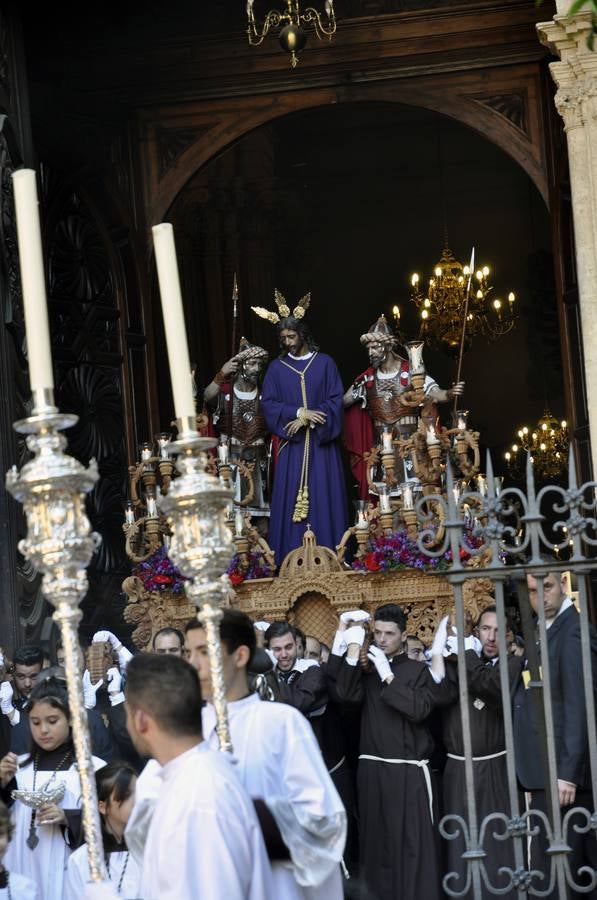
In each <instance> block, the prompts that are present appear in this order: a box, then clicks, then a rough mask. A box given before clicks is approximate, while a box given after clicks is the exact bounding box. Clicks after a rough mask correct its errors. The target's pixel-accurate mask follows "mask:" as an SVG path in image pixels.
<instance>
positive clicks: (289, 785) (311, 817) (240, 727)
mask: <svg viewBox="0 0 597 900" xmlns="http://www.w3.org/2000/svg"><path fill="white" fill-rule="evenodd" d="M228 717H229V724H230V736H231V738H232V745H233V748H234V758H235V760H236V761H237V767H238V774H239V777H240V779H241V781H242V783H243V785H244V786H245V788H246V789H247V791H248V793H249V794H250V796H251V797H255V798H260V799H262V800H264V801H266V803H267V805H268V807H269V809H270V811H271V813H272V815H273V816H274V818H275V820H276V823H277V825H278V827H279V829H280V832H281V834H282V838H283V839H284V842H285V844H286V846H287V847H288V849H289V852H290V856H291V860H292V862H287V863H284V862H281V863H274V865H273V867H272V868H273V876H274V886H275V897H276V900H306V898H308V900H341V898H342V897H343V890H342V875H341V872H340V865H339V863H340V860H341V859H342V853H343V851H344V843H345V840H346V813H345V811H344V807H343V805H342V801H341V800H340V797H339V795H338V792H337V791H336V788H335V787H334V784H333V782H332V780H331V778H330V776H329V774H328V771H327V769H326V767H325V763H324V761H323V758H322V756H321V752H320V750H319V745H318V744H317V741H316V739H315V735H314V734H313V730H312V728H311V726H310V725H309V723H308V722H307V720H306V719H305V718H304V716H302V715H301V713H299V712H298V710H296V709H294V708H293V707H291V706H288V705H286V704H284V703H269V702H267V701H262V700H260V699H259V697H258V696H257V694H251V695H250V696H248V697H245V698H243V699H242V700H237V701H235V702H233V703H229V704H228ZM202 720H203V734H204V737H205V742H206V743H208V744H209V745H210V746H211V747H217V745H218V738H217V734H216V731H215V721H216V717H215V710H214V708H213V706H212V705H211V704H207V705H206V706H205V707H204V709H203V713H202Z"/></svg>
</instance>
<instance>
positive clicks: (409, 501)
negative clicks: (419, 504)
mask: <svg viewBox="0 0 597 900" xmlns="http://www.w3.org/2000/svg"><path fill="white" fill-rule="evenodd" d="M400 488H401V490H402V508H403V509H413V507H414V498H413V489H412V487H411V486H410V484H408V483H405V484H402V485H400Z"/></svg>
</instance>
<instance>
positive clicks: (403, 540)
mask: <svg viewBox="0 0 597 900" xmlns="http://www.w3.org/2000/svg"><path fill="white" fill-rule="evenodd" d="M465 540H466V543H467V544H468V546H469V547H470V548H471V550H475V549H477V548H478V547H480V546H481V541H480V539H478V538H476V537H475V536H474V535H473V534H471V533H467V534H466V536H465ZM470 556H471V554H470V553H468V552H467V551H466V550H465V549H463V548H461V550H460V559H461V561H462V562H465V561H466V560H468V559H469V558H470ZM451 562H452V551H451V550H447V551H446V552H445V553H444V554H442V555H441V556H426V555H425V554H424V553H422V551H421V550H420V548H419V546H418V544H417V542H416V541H414V540H413V539H412V538H409V536H408V535H407V533H406V532H405V531H395V532H393V533H392V534H381V535H379V536H378V537H374V538H372V540H371V550H370V551H369V553H367V554H365V556H363V557H362V558H361V559H355V560H354V561H353V563H352V568H353V569H356V571H358V572H363V573H365V574H367V573H368V572H384V573H385V572H395V571H397V570H399V569H419V570H420V571H422V572H442V571H445V570H446V569H449V568H450V563H451Z"/></svg>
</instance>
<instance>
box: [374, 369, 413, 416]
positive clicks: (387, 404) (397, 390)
mask: <svg viewBox="0 0 597 900" xmlns="http://www.w3.org/2000/svg"><path fill="white" fill-rule="evenodd" d="M401 375H402V373H401V372H396V377H395V378H387V379H385V378H384V379H383V380H380V379H378V378H374V379H373V383H372V385H371V387H368V388H367V407H368V409H369V414H370V416H371V418H372V419H373V421H374V423H375V425H377V426H382V425H393V424H394V423H395V422H397V421H398V419H402V418H404V417H405V416H408V417H412V416H413V409H412V407H410V406H403V405H402V403H401V402H400V397H401V396H402V394H403V393H404V391H405V390H407V389H408V388H407V387H406V386H405V385H403V384H401V383H400V382H401V377H400V376H401Z"/></svg>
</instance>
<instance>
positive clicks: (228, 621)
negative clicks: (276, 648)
mask: <svg viewBox="0 0 597 900" xmlns="http://www.w3.org/2000/svg"><path fill="white" fill-rule="evenodd" d="M196 628H203V623H202V622H201V619H191V621H190V622H187V624H186V625H185V629H184V630H185V634H188V633H189V631H194V630H195V629H196ZM220 640H221V641H222V643H223V644H224V646H225V647H226V650H227V651H228V653H234V651H235V650H236V649H238V647H248V648H249V652H250V656H249V662H248V665H247V667H250V665H251V662H252V661H253V655H254V653H255V647H256V646H257V641H256V639H255V629H254V628H253V622H252V621H251V619H250V618H249V617H248V615H247V614H246V613H244V612H241V611H240V609H225V610H224V612H223V614H222V618H221V619H220Z"/></svg>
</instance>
